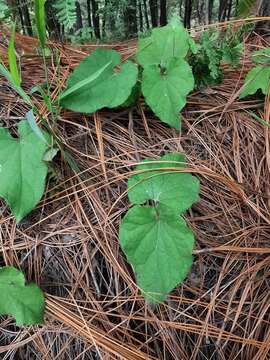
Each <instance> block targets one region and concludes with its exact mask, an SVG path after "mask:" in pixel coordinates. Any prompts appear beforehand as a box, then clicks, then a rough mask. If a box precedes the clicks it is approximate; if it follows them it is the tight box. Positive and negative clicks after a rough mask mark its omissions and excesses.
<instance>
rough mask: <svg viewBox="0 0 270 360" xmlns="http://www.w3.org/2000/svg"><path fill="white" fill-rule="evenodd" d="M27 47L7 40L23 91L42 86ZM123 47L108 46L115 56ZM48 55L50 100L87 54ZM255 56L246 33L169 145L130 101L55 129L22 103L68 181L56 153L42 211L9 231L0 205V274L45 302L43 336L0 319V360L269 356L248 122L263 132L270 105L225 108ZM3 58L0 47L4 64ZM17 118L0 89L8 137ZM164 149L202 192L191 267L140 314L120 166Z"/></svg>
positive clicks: (192, 220)
mask: <svg viewBox="0 0 270 360" xmlns="http://www.w3.org/2000/svg"><path fill="white" fill-rule="evenodd" d="M35 45H36V41H35V40H34V39H31V38H26V37H23V36H21V35H17V36H16V50H17V52H18V54H19V55H20V59H21V68H22V79H23V87H24V89H25V90H27V91H29V90H30V89H31V88H32V87H33V86H35V85H37V84H41V83H42V82H43V81H44V72H43V64H42V60H41V58H40V57H39V56H38V55H36V53H35ZM135 45H136V44H135V43H134V42H131V43H125V44H117V45H115V47H116V48H117V49H118V50H120V51H121V52H122V55H123V56H124V57H128V56H131V55H132V54H133V53H134V49H135ZM51 46H52V48H53V49H54V52H56V51H57V52H58V53H59V54H60V64H61V68H60V69H59V68H57V67H56V66H55V64H53V61H52V60H51V59H50V58H48V68H49V79H50V84H51V86H52V88H54V89H55V91H54V92H53V94H52V96H53V97H56V96H57V91H58V90H59V88H60V87H63V85H64V83H65V79H66V77H67V75H68V73H69V72H70V71H71V69H72V68H73V67H74V66H75V65H76V64H77V63H78V62H79V61H80V59H82V58H83V57H84V56H85V55H86V54H87V53H88V52H89V50H91V46H85V47H71V46H62V45H59V44H53V43H52V44H51ZM265 46H269V43H268V44H267V41H266V40H265V39H264V38H263V36H259V35H254V36H253V37H252V41H251V40H250V41H249V42H247V43H246V45H245V51H244V53H243V58H242V61H241V67H240V68H238V69H237V70H234V71H232V70H229V69H225V77H224V81H223V83H222V84H220V85H216V86H212V87H211V88H207V89H204V90H203V91H197V92H193V93H192V94H191V95H190V96H189V97H188V104H187V106H186V107H185V109H184V110H183V112H182V119H183V120H182V122H183V129H182V133H181V134H179V132H177V131H176V130H174V129H170V128H168V127H167V126H166V125H164V124H162V123H161V122H160V121H159V120H157V119H156V118H155V117H154V115H153V114H152V113H151V112H150V111H149V110H148V109H147V107H146V106H145V104H144V103H143V102H142V101H141V102H140V104H139V105H138V106H137V107H134V108H132V109H121V110H115V111H111V110H110V111H109V110H103V111H100V112H98V113H96V114H94V115H93V116H86V115H82V114H75V113H71V112H69V111H66V110H63V111H62V112H61V115H60V117H59V119H58V122H57V126H56V127H55V124H54V123H53V121H52V119H51V117H50V114H49V113H48V111H47V109H46V107H45V106H44V104H43V102H42V99H41V97H40V96H39V95H38V94H35V95H34V98H35V104H36V105H37V106H38V108H39V109H40V112H41V113H42V114H43V116H44V118H45V119H46V120H47V122H48V124H49V125H50V127H52V128H53V129H54V131H57V134H58V136H59V137H60V138H61V140H62V143H63V145H64V147H65V148H66V149H68V151H69V152H70V154H71V155H72V157H73V159H74V160H75V162H76V164H77V166H78V168H79V169H80V172H74V171H73V170H72V169H71V168H70V167H69V166H68V165H67V164H66V163H65V162H64V160H63V158H62V157H61V154H59V155H58V156H57V158H56V160H55V161H54V164H55V168H54V170H53V171H52V172H51V176H50V180H49V183H48V186H47V189H46V193H45V195H44V197H43V200H42V201H41V202H40V204H39V206H38V207H37V208H36V209H35V210H34V211H33V212H32V213H31V214H30V215H29V216H27V218H25V220H23V221H22V222H21V223H20V224H19V225H18V226H17V225H16V223H15V220H14V218H13V217H11V216H10V212H9V210H8V208H7V206H6V205H5V204H4V202H1V201H0V214H1V217H0V252H1V255H0V265H14V266H16V267H18V268H20V269H22V270H23V271H24V272H25V274H26V277H27V280H29V281H30V280H33V281H35V282H37V283H38V285H39V286H40V287H41V288H42V289H43V290H44V291H45V293H46V319H45V320H46V321H45V325H44V326H39V327H29V328H17V327H16V326H15V325H14V320H13V319H12V318H10V317H1V318H0V358H1V359H3V360H13V359H25V360H30V359H46V360H61V359H62V360H68V359H70V360H76V359H78V360H81V359H83V360H86V359H103V360H106V359H129V360H137V359H138V360H139V359H166V360H169V359H175V360H180V359H181V360H190V359H196V360H197V359H202V360H203V359H207V360H211V359H221V360H222V359H224V360H225V359H226V360H233V359H241V360H251V359H252V360H264V359H269V358H270V311H269V306H270V280H269V279H270V258H269V254H270V246H269V245H270V216H269V213H270V187H269V184H270V134H269V128H268V127H267V126H265V125H261V124H260V123H259V122H258V121H256V120H255V119H254V117H253V116H251V115H250V112H251V111H255V112H256V114H257V115H258V116H260V117H261V118H262V119H264V120H265V121H266V122H269V124H270V103H269V97H266V100H265V104H263V102H262V100H260V99H259V98H258V100H241V101H240V100H239V99H238V91H239V89H240V88H241V86H242V84H243V78H244V75H245V73H246V72H247V70H248V69H249V67H250V66H251V62H250V59H249V53H250V51H251V50H255V49H258V48H261V47H265ZM6 51H7V43H6V41H5V40H4V38H2V39H0V56H1V57H2V58H3V59H5V56H6ZM116 91H117V89H116ZM27 110H28V108H27V105H25V104H24V103H23V100H21V99H20V98H19V97H18V96H17V95H16V94H15V93H14V91H13V90H12V89H11V87H10V86H9V85H8V83H7V82H6V81H5V80H4V79H3V78H1V79H0V123H1V126H5V127H7V128H8V129H10V130H12V131H15V125H16V123H17V122H18V121H19V120H20V119H22V118H24V116H25V113H26V111H27ZM173 151H184V152H185V153H186V155H187V159H188V163H189V164H190V169H191V171H192V172H193V173H194V174H195V175H196V176H198V177H199V179H200V182H201V192H200V201H199V202H198V203H197V204H195V205H194V206H193V207H192V209H191V210H189V211H188V212H187V214H186V219H187V221H188V223H189V226H190V227H191V228H192V229H193V230H194V232H195V236H196V246H195V249H194V264H193V268H192V271H191V272H190V274H189V276H188V278H187V279H186V281H185V282H184V283H183V284H181V285H180V286H178V287H177V288H176V289H175V290H174V291H173V292H172V293H170V294H169V295H168V298H167V301H166V302H165V303H163V304H160V305H159V306H157V307H156V308H155V309H153V308H151V307H149V306H148V305H147V304H146V303H145V301H144V299H143V297H142V296H141V295H140V293H139V291H138V289H137V287H136V284H135V279H134V275H133V272H132V268H131V267H130V266H129V265H128V263H127V262H126V259H125V257H124V255H123V253H122V251H121V250H120V248H119V242H118V235H117V234H118V227H119V222H120V219H121V217H122V216H123V215H124V214H125V212H126V211H127V209H128V201H127V198H126V187H127V178H128V176H129V172H130V171H131V169H132V167H133V166H134V165H135V164H136V163H138V162H139V161H140V160H142V159H144V158H145V157H157V156H160V155H163V154H164V153H167V152H173Z"/></svg>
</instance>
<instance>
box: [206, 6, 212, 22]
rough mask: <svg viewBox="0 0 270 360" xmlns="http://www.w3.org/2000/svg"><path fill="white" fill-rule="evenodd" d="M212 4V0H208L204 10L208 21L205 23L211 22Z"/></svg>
mask: <svg viewBox="0 0 270 360" xmlns="http://www.w3.org/2000/svg"><path fill="white" fill-rule="evenodd" d="M213 6H214V0H208V9H207V11H206V13H207V15H208V21H207V22H206V23H207V24H211V21H212V16H213Z"/></svg>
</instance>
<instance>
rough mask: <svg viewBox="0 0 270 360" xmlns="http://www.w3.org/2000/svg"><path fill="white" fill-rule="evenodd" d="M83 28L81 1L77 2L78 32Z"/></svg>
mask: <svg viewBox="0 0 270 360" xmlns="http://www.w3.org/2000/svg"><path fill="white" fill-rule="evenodd" d="M82 28H83V20H82V11H81V6H80V3H79V1H76V30H80V29H82Z"/></svg>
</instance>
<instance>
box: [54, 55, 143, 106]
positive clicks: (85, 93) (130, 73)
mask: <svg viewBox="0 0 270 360" xmlns="http://www.w3.org/2000/svg"><path fill="white" fill-rule="evenodd" d="M117 66H118V67H120V70H119V71H117V72H114V68H115V67H117ZM137 76H138V69H137V66H136V65H135V64H134V63H132V62H131V61H126V62H125V63H124V64H123V65H121V66H120V54H119V53H118V52H117V51H115V50H106V49H97V50H95V51H94V52H93V53H92V54H91V55H90V56H87V57H86V58H85V59H84V60H83V61H81V63H80V64H79V66H78V67H77V68H76V69H75V70H74V72H73V73H72V74H71V75H70V77H69V79H68V82H67V88H66V90H65V91H64V92H63V93H62V94H61V95H60V97H59V100H60V101H61V106H63V107H64V108H68V109H71V110H73V111H78V112H85V113H93V112H95V111H97V110H99V109H102V108H104V107H108V108H115V107H118V106H120V105H121V104H122V103H124V102H125V101H126V100H127V99H128V97H129V95H130V94H131V91H132V89H133V87H134V86H135V84H136V82H137Z"/></svg>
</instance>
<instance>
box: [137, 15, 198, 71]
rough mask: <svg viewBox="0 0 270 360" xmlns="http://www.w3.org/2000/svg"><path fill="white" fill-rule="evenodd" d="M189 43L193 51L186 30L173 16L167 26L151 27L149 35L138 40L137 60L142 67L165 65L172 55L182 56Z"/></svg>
mask: <svg viewBox="0 0 270 360" xmlns="http://www.w3.org/2000/svg"><path fill="white" fill-rule="evenodd" d="M190 45H191V47H192V50H193V51H195V47H194V43H192V42H191V38H190V36H189V34H188V32H187V30H186V29H185V28H184V27H183V25H182V24H181V23H180V22H179V21H177V20H176V18H174V19H173V20H172V22H171V23H170V24H168V25H167V26H164V27H161V28H156V29H153V31H152V35H151V36H150V37H148V38H144V39H140V40H139V42H138V51H137V55H136V57H137V61H138V63H139V64H140V65H141V66H143V67H145V66H148V65H155V64H156V65H158V64H159V65H161V66H166V65H167V63H168V62H169V61H170V60H171V59H172V58H174V57H176V58H184V57H185V56H186V55H187V52H188V50H189V48H190Z"/></svg>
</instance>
